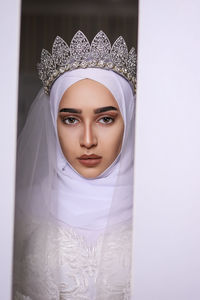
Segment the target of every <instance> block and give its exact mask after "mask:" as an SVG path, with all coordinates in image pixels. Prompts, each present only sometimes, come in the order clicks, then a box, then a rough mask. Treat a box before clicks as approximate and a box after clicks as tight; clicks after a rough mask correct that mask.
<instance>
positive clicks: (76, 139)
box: [57, 79, 124, 178]
mask: <svg viewBox="0 0 200 300" xmlns="http://www.w3.org/2000/svg"><path fill="white" fill-rule="evenodd" d="M57 130H58V137H59V141H60V145H61V148H62V151H63V154H64V156H65V158H66V159H67V161H68V162H69V163H70V164H71V166H72V167H73V168H74V169H75V170H76V171H77V172H78V173H79V174H81V175H82V176H83V177H85V178H95V177H97V176H99V175H100V174H101V173H102V172H103V171H105V170H106V169H107V168H108V167H109V166H110V165H111V164H112V162H113V161H114V160H115V158H116V157H117V155H118V154H119V152H120V150H121V145H122V139H123V132H124V122H123V118H122V115H121V113H120V110H119V106H118V104H117V102H116V100H115V98H114V96H113V95H112V94H111V92H110V91H109V90H108V89H107V88H106V87H105V86H104V85H102V84H101V83H99V82H97V81H94V80H91V79H83V80H80V81H78V82H76V83H75V84H73V85H72V86H70V87H69V88H68V89H67V90H66V91H65V93H64V95H63V97H62V99H61V101H60V104H59V110H58V118H57Z"/></svg>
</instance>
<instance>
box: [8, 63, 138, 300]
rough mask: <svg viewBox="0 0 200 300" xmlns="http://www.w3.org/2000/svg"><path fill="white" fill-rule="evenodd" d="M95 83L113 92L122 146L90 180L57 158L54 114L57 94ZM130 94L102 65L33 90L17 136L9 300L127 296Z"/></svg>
mask: <svg viewBox="0 0 200 300" xmlns="http://www.w3.org/2000/svg"><path fill="white" fill-rule="evenodd" d="M85 78H89V79H92V80H95V81H97V82H99V83H101V84H103V85H104V86H105V87H107V88H108V89H109V90H110V92H111V93H112V94H113V96H114V97H115V99H116V101H117V103H118V106H119V108H120V111H121V114H122V117H123V120H124V135H123V143H122V149H121V152H120V154H119V155H118V157H117V158H116V159H115V161H114V162H113V163H112V164H111V165H110V166H109V167H108V168H107V169H106V170H105V171H104V172H103V173H102V174H100V175H99V176H98V177H97V178H94V179H86V178H84V177H83V176H81V175H80V174H79V173H77V171H76V170H74V169H73V167H72V166H71V165H70V164H69V163H68V161H67V160H66V158H65V157H64V155H63V153H62V150H61V147H60V144H59V140H58V135H57V122H56V120H57V113H58V107H59V102H60V100H61V98H62V96H63V94H64V92H65V91H66V90H67V89H68V88H69V87H70V86H71V85H72V84H74V83H76V82H78V81H79V80H81V79H85ZM134 111H135V95H134V92H133V89H132V87H131V85H130V84H129V83H128V81H127V80H126V79H124V78H122V77H121V76H120V75H118V74H116V73H114V72H113V71H109V70H101V69H95V68H94V69H78V70H74V71H69V72H66V73H64V74H63V75H62V76H61V77H59V79H57V80H56V81H55V83H54V84H53V87H52V90H51V93H50V96H48V95H46V94H44V92H43V90H42V89H41V90H40V91H39V93H38V95H37V97H36V99H35V100H34V102H33V104H32V107H31V109H30V112H29V115H28V117H27V121H26V124H25V127H24V129H23V130H22V132H21V135H20V137H19V141H18V150H17V179H16V216H15V248H14V280H13V282H14V286H13V295H14V299H16V300H22V299H27V300H30V299H31V300H59V299H62V300H79V299H84V300H96V299H97V300H107V299H113V300H122V299H126V300H128V299H130V281H131V245H132V210H133V205H132V202H133V199H132V195H133V159H134V114H135V113H134Z"/></svg>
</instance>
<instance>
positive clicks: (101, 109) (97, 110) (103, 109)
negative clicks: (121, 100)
mask: <svg viewBox="0 0 200 300" xmlns="http://www.w3.org/2000/svg"><path fill="white" fill-rule="evenodd" d="M109 110H118V109H117V108H116V107H114V106H105V107H100V108H97V109H95V110H94V113H95V114H100V113H102V112H106V111H109Z"/></svg>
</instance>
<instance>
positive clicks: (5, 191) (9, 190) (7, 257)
mask: <svg viewBox="0 0 200 300" xmlns="http://www.w3.org/2000/svg"><path fill="white" fill-rule="evenodd" d="M19 27H20V0H4V1H3V0H1V2H0V38H1V46H0V84H1V90H0V95H1V97H0V98H1V104H0V114H1V115H0V167H1V172H0V299H1V300H10V299H11V278H12V245H13V219H14V217H13V215H14V183H15V147H16V118H17V88H18V58H19Z"/></svg>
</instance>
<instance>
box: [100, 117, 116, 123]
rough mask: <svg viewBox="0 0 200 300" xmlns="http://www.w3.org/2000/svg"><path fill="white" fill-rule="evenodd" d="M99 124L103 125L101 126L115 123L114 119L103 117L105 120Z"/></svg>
mask: <svg viewBox="0 0 200 300" xmlns="http://www.w3.org/2000/svg"><path fill="white" fill-rule="evenodd" d="M98 122H99V123H101V124H111V123H113V122H114V118H111V117H103V118H101V119H99V120H98Z"/></svg>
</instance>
